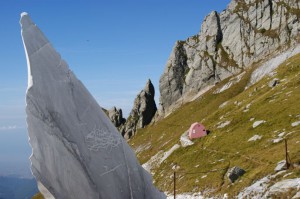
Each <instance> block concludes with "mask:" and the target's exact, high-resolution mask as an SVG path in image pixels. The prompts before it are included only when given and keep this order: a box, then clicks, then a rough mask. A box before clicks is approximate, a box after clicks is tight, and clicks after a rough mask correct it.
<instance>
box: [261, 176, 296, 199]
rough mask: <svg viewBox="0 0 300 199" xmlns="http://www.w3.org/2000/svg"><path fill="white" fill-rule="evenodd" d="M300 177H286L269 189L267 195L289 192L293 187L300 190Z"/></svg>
mask: <svg viewBox="0 0 300 199" xmlns="http://www.w3.org/2000/svg"><path fill="white" fill-rule="evenodd" d="M299 187H300V178H294V179H286V180H282V181H280V182H277V183H275V184H274V185H272V186H271V187H270V189H269V192H268V194H267V197H270V196H276V195H277V194H279V193H286V192H289V191H290V190H291V189H296V190H297V191H300V189H299Z"/></svg>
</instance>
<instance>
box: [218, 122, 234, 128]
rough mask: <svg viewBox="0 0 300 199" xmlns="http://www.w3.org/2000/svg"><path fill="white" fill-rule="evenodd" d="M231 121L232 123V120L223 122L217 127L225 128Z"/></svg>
mask: <svg viewBox="0 0 300 199" xmlns="http://www.w3.org/2000/svg"><path fill="white" fill-rule="evenodd" d="M230 123H231V121H225V122H222V123H220V124H219V125H218V126H217V128H218V129H221V128H224V127H225V126H228V125H229V124H230Z"/></svg>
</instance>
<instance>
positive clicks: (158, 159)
mask: <svg viewBox="0 0 300 199" xmlns="http://www.w3.org/2000/svg"><path fill="white" fill-rule="evenodd" d="M179 148H180V145H179V144H175V145H174V146H172V147H171V148H170V149H169V150H168V151H166V152H164V151H162V150H161V151H159V152H158V153H157V154H155V155H154V156H152V157H151V158H150V160H148V162H146V163H144V164H143V168H144V169H146V171H148V172H152V170H153V169H156V168H157V167H159V165H160V164H161V163H162V162H163V161H165V160H166V159H167V158H168V157H169V156H170V155H171V154H172V153H173V152H174V151H175V150H176V149H179ZM153 173H155V171H153Z"/></svg>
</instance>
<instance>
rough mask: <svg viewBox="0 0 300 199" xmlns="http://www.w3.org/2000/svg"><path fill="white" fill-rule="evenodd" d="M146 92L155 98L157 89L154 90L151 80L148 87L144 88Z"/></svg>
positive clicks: (147, 84)
mask: <svg viewBox="0 0 300 199" xmlns="http://www.w3.org/2000/svg"><path fill="white" fill-rule="evenodd" d="M144 91H145V92H146V93H147V94H149V95H152V96H153V97H154V95H155V89H154V86H153V84H152V82H151V80H150V79H148V81H147V83H146V85H145V88H144Z"/></svg>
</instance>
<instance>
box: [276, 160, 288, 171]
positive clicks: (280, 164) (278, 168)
mask: <svg viewBox="0 0 300 199" xmlns="http://www.w3.org/2000/svg"><path fill="white" fill-rule="evenodd" d="M285 166H286V161H285V160H281V161H280V162H278V163H277V165H276V167H275V169H274V171H282V170H283V169H284V168H285Z"/></svg>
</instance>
